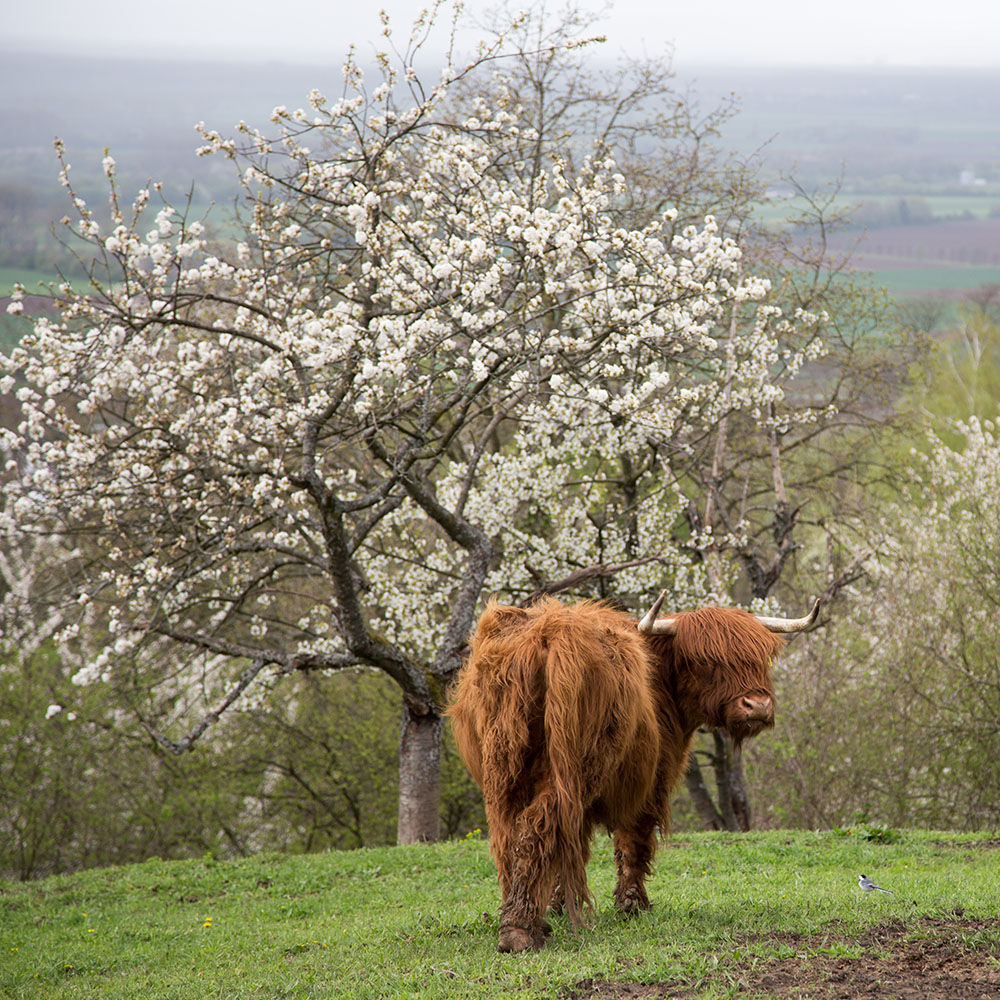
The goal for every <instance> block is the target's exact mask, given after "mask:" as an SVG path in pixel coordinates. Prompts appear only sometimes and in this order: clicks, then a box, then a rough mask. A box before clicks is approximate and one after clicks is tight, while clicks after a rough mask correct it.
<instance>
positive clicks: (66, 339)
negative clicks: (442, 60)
mask: <svg viewBox="0 0 1000 1000" xmlns="http://www.w3.org/2000/svg"><path fill="white" fill-rule="evenodd" d="M423 30H424V28H423V26H422V25H421V26H418V31H417V32H415V36H414V37H415V38H416V37H417V36H418V35H419V33H420V32H422V31H423ZM507 45H508V42H507V40H506V38H505V37H501V38H500V39H499V40H498V41H497V42H496V43H495V44H494V45H493V46H492V47H489V48H485V49H483V50H481V51H480V53H479V55H478V56H477V58H476V59H475V60H473V61H472V62H471V63H470V64H469V65H468V66H462V67H457V68H456V66H454V65H451V64H449V66H448V67H447V68H446V69H445V71H444V73H443V74H442V77H441V81H440V82H439V83H438V84H437V85H436V86H434V87H433V88H429V89H425V88H424V86H423V85H422V83H421V81H420V79H419V77H418V75H417V73H416V72H415V70H414V67H413V56H414V54H415V51H416V47H415V44H414V43H411V48H410V49H408V50H407V52H406V53H405V54H404V55H403V56H402V57H400V58H399V60H397V61H394V60H392V59H390V57H389V56H388V55H380V56H379V60H378V61H379V68H378V70H377V72H376V74H375V75H376V77H377V80H376V84H377V85H375V86H374V87H372V86H371V82H370V80H369V76H370V75H371V74H369V76H366V75H365V74H364V73H363V72H362V69H361V67H360V66H359V64H358V63H357V61H356V60H355V59H354V58H353V56H352V57H350V58H349V59H348V61H347V63H346V65H345V71H344V78H345V86H344V94H343V96H342V97H341V98H340V99H338V100H334V101H330V100H328V99H327V98H326V97H324V96H323V95H321V94H320V93H318V92H313V93H311V94H310V95H309V100H308V107H306V108H304V109H299V110H288V109H286V108H276V109H275V110H274V113H273V116H272V123H273V129H272V133H273V134H266V133H265V132H264V131H261V130H258V129H255V128H252V127H250V126H248V125H246V124H243V123H241V124H240V125H239V126H238V128H237V135H236V138H227V137H224V136H223V135H221V134H219V133H217V132H215V131H212V130H210V129H208V128H205V127H203V126H202V127H201V131H202V134H203V141H204V145H203V147H202V149H201V152H202V153H204V154H205V155H221V156H225V157H229V158H231V159H232V160H233V161H234V163H236V164H238V165H239V168H240V177H241V183H242V188H243V207H244V209H245V212H246V218H245V220H244V230H243V234H242V238H241V239H240V240H238V241H235V242H234V243H232V244H230V243H227V242H222V243H213V242H212V241H210V240H209V239H208V237H207V235H206V231H205V228H204V225H203V222H202V220H199V219H195V218H192V217H191V215H190V213H189V212H188V211H187V210H184V209H181V210H178V209H175V208H174V207H172V206H171V205H169V204H162V205H153V202H154V200H155V199H156V198H157V191H156V189H155V188H154V189H153V190H143V191H141V192H139V195H138V197H137V198H136V199H135V200H134V201H133V202H131V204H129V203H126V201H124V200H123V197H122V194H121V192H120V191H119V190H118V186H117V184H116V182H115V163H114V160H113V158H112V157H111V156H110V155H109V156H107V157H106V159H105V161H104V168H105V171H106V173H107V176H108V179H109V187H110V217H111V221H110V225H103V226H102V225H101V224H100V223H99V221H98V213H96V212H95V211H94V210H93V209H92V208H91V207H90V206H88V205H86V204H85V203H84V202H83V200H82V199H81V198H79V197H78V196H77V195H76V194H75V192H74V190H73V186H72V184H71V182H70V179H69V165H68V164H67V163H65V159H64V158H63V173H62V178H63V183H64V184H65V185H66V186H67V188H68V189H69V191H70V195H71V197H72V198H73V203H74V206H75V214H76V221H75V222H73V223H71V225H72V227H73V229H74V232H75V233H76V234H77V235H78V236H79V237H80V238H81V239H82V240H83V241H84V242H85V243H86V244H87V245H88V246H89V248H90V249H91V250H92V251H93V254H94V264H93V266H92V268H91V282H90V287H89V289H88V290H87V291H86V292H76V291H73V289H72V288H70V287H69V286H68V285H67V286H63V287H62V288H61V289H60V290H59V291H58V298H59V300H60V310H61V311H60V313H59V315H58V318H57V319H52V318H47V317H42V318H40V319H39V320H38V321H37V322H36V324H35V327H34V332H33V333H32V334H30V335H29V336H28V337H27V338H26V340H25V341H24V343H23V344H22V345H21V347H19V348H17V349H15V350H13V352H12V353H11V355H10V357H9V358H7V359H6V360H5V367H6V368H7V369H8V371H9V374H8V376H7V378H6V380H5V386H4V388H5V389H10V388H12V387H14V386H16V387H17V396H18V399H19V401H20V405H21V411H22V415H21V422H20V425H19V426H18V427H17V428H16V430H13V431H8V432H5V433H4V437H3V447H4V449H5V451H6V453H7V455H8V461H7V470H8V475H9V479H8V482H7V484H6V486H5V505H4V526H5V529H6V530H7V531H14V532H19V533H24V532H35V533H38V534H39V535H41V536H44V537H46V538H48V537H51V536H59V537H63V536H65V537H72V538H74V539H76V540H77V541H76V545H77V547H76V556H75V558H74V559H73V561H72V565H71V566H69V567H67V568H66V573H67V574H68V575H69V576H71V577H72V586H71V588H70V590H69V591H68V598H69V599H70V601H71V606H72V607H73V608H76V609H77V610H76V612H75V618H66V619H65V622H66V624H65V625H64V626H63V628H62V631H61V637H62V639H63V640H64V641H69V640H71V639H72V638H73V637H74V636H76V635H80V634H82V632H83V631H86V633H87V636H88V640H89V641H90V642H96V643H97V647H98V648H97V649H96V650H95V652H94V655H93V656H91V657H90V658H89V660H88V663H87V665H86V666H85V667H84V668H83V669H81V670H80V671H79V673H78V674H77V675H76V678H75V680H76V681H77V683H79V684H99V683H101V682H102V681H106V680H108V679H110V678H111V677H113V676H117V677H119V678H122V677H125V678H130V679H131V681H132V683H133V684H134V687H135V688H136V689H137V690H141V691H143V692H145V697H146V698H147V699H148V704H149V706H150V713H149V718H150V719H153V718H162V717H163V715H164V706H167V710H166V716H167V722H166V723H164V724H157V725H156V726H155V728H153V727H152V726H151V728H153V734H154V736H155V737H156V739H158V740H159V741H160V742H161V743H162V744H163V745H165V746H169V747H171V748H173V749H175V750H177V751H182V750H185V749H187V748H189V747H190V746H192V745H193V744H194V742H195V741H196V740H197V739H198V737H199V736H200V735H201V734H202V733H203V732H204V731H205V730H206V729H207V728H208V727H209V726H210V725H211V724H212V723H213V722H214V721H215V720H217V719H218V718H219V717H220V716H221V715H222V713H224V712H225V711H226V710H227V709H229V708H231V707H232V706H234V705H238V704H239V703H240V702H241V701H242V700H245V699H247V698H250V697H256V696H259V695H262V694H263V693H266V690H267V689H268V688H269V686H271V685H273V684H275V683H277V682H278V681H279V680H280V677H281V676H282V675H283V674H287V673H289V672H292V671H302V670H338V669H343V668H348V667H367V668H374V669H377V670H381V671H384V672H385V673H387V674H388V675H389V676H391V677H392V678H393V680H394V681H395V682H396V683H397V684H398V686H399V689H400V692H401V694H402V703H403V727H402V736H401V746H400V805H399V839H400V841H402V842H406V841H414V840H420V839H433V838H434V837H436V836H437V830H438V771H439V767H438V765H439V754H440V739H441V719H442V714H441V713H442V708H443V704H444V701H445V691H446V687H447V684H448V682H449V680H450V679H451V678H452V677H453V675H454V673H455V671H456V670H457V668H458V667H459V665H460V663H461V661H462V656H463V648H464V646H465V642H466V637H467V635H468V633H469V631H470V628H471V626H472V624H473V622H474V620H475V615H476V612H477V609H478V607H479V605H480V601H481V599H482V598H483V596H484V595H486V594H490V593H497V594H500V595H501V596H502V597H503V598H504V599H507V600H510V601H524V600H528V599H530V598H531V597H532V595H535V594H537V593H539V592H553V593H554V592H561V591H564V590H568V589H571V588H573V587H574V586H579V585H580V584H581V583H585V582H586V581H593V580H595V579H608V578H611V577H613V578H614V580H615V584H614V589H615V593H616V595H617V596H618V598H619V599H620V600H622V601H625V602H627V603H631V604H633V605H634V606H635V607H636V608H637V609H638V608H639V607H640V606H641V605H644V604H645V602H646V601H647V600H648V599H649V598H650V597H651V596H652V595H653V594H654V593H655V592H657V591H658V590H659V589H660V588H662V587H663V586H664V585H667V586H669V587H671V588H672V590H673V593H674V596H675V600H676V602H677V603H678V605H681V604H693V603H700V602H704V601H705V600H706V599H709V598H712V597H715V598H716V599H723V589H724V588H725V587H726V586H727V585H728V583H729V582H730V581H731V577H732V572H733V570H732V568H731V567H728V564H726V563H723V562H721V561H720V560H716V561H715V562H714V563H713V561H712V560H706V559H705V558H704V554H705V553H706V552H712V551H714V552H721V551H723V550H725V548H726V546H727V544H729V545H735V544H738V542H739V540H740V537H741V534H743V533H745V532H746V530H747V522H746V521H745V520H739V519H736V520H735V521H733V522H732V523H728V524H726V525H725V527H724V531H723V530H721V529H720V522H719V520H718V518H701V519H699V520H698V521H697V524H695V528H696V530H695V531H694V532H693V533H692V532H691V531H688V532H687V533H685V532H684V531H679V530H678V525H679V524H680V523H683V520H684V519H683V514H684V512H685V511H686V510H688V507H689V504H690V501H691V497H690V496H689V495H688V493H687V492H686V486H688V485H690V480H689V481H688V482H687V483H686V480H685V476H686V474H687V471H689V470H690V469H691V468H692V464H691V459H692V457H694V456H696V455H699V454H702V453H703V452H704V446H705V443H706V442H707V441H710V440H712V438H711V436H710V435H711V434H712V433H713V432H717V431H718V428H719V427H720V424H723V425H724V422H725V421H726V420H727V419H734V418H735V416H736V415H739V416H740V418H741V419H742V420H744V421H746V422H748V423H750V424H754V425H756V426H761V427H765V428H766V427H769V426H771V427H773V428H774V429H775V433H777V432H778V430H780V432H781V433H787V432H788V430H789V429H790V422H791V423H794V422H796V421H801V422H803V423H815V422H816V421H817V420H820V419H822V418H823V415H824V414H825V413H827V412H829V404H828V403H827V402H821V403H817V404H815V405H813V404H812V403H810V402H805V403H803V404H802V405H799V406H797V407H796V408H795V409H794V410H791V409H788V410H782V408H781V405H780V404H781V401H782V399H783V398H784V393H785V387H786V386H787V385H788V384H789V383H790V382H792V381H794V379H795V378H796V376H797V375H798V373H799V372H800V371H801V370H802V367H803V365H805V364H806V363H807V362H808V361H809V360H810V359H813V358H817V357H819V356H821V355H822V353H823V350H824V348H823V344H822V341H821V339H820V331H821V327H822V317H821V316H820V315H819V314H818V313H812V312H809V311H807V310H802V309H799V310H797V311H795V312H793V313H790V314H785V313H784V312H783V311H782V309H781V308H779V307H778V306H777V305H774V304H772V303H769V301H768V283H767V282H766V281H764V280H761V279H758V278H755V277H753V276H752V275H751V274H748V273H745V271H746V269H745V267H744V265H743V263H742V256H743V255H742V253H741V249H740V247H739V246H738V245H737V243H736V242H735V241H734V240H733V239H731V238H729V237H727V236H726V235H725V234H724V233H723V232H720V229H719V227H718V225H717V224H716V222H715V221H714V220H713V219H712V218H711V217H708V218H705V219H704V220H703V221H702V222H701V224H699V225H691V224H689V223H688V222H686V221H685V220H682V219H679V218H678V214H677V212H676V211H675V210H672V209H670V208H668V209H667V210H665V211H658V212H656V213H655V214H653V215H652V216H651V217H650V218H648V219H647V220H646V221H642V222H641V224H640V223H638V222H633V223H632V224H628V223H626V222H623V218H624V216H623V214H622V213H623V211H624V210H625V209H626V208H629V195H630V190H629V186H628V182H627V180H626V178H625V176H624V175H623V174H622V172H621V170H620V169H619V165H618V163H617V162H616V160H615V157H614V155H613V150H612V148H611V147H610V146H609V145H608V144H607V143H605V144H601V143H598V144H597V145H596V146H595V147H594V148H593V149H592V150H591V151H590V153H589V155H587V156H580V155H579V146H578V145H576V146H574V147H573V148H572V149H571V148H570V146H571V139H572V137H562V138H560V137H559V134H558V132H554V133H553V134H552V135H546V136H542V135H540V134H539V132H538V131H537V129H536V128H535V127H534V124H533V119H532V118H531V116H530V115H528V114H527V113H526V111H525V107H524V106H523V105H522V103H521V101H520V100H519V95H518V93H517V90H516V88H515V87H514V86H513V85H512V83H511V80H510V79H509V78H507V77H505V76H504V75H503V73H502V72H501V71H496V72H495V73H494V75H493V76H492V78H491V80H490V83H489V86H488V87H487V88H485V89H483V88H478V89H477V90H475V91H473V90H470V91H467V92H466V91H463V93H466V94H469V93H476V94H477V95H478V96H475V97H474V98H471V97H467V98H466V99H463V102H462V106H461V108H460V111H461V113H456V98H455V94H456V92H457V90H456V88H459V87H460V86H461V85H462V83H463V81H466V80H468V79H469V78H470V77H471V75H472V74H473V73H474V72H477V73H482V72H483V71H484V69H485V68H488V67H502V65H503V62H502V58H503V56H504V55H505V53H506V52H507V51H508V49H507V48H505V46H507ZM543 140H544V141H543ZM633 216H634V213H633ZM633 216H629V217H630V218H632V217H633ZM67 224H70V223H69V221H68V220H67ZM14 308H15V309H16V308H17V303H16V302H15V304H14ZM690 524H694V522H689V525H690ZM713 531H715V532H716V534H715V535H714V536H713V535H712V532H713ZM699 533H700V534H699ZM696 536H697V537H696ZM723 536H724V537H723ZM693 553H697V554H698V558H693ZM727 567H728V568H727ZM760 596H763V594H761V595H760ZM98 624H99V627H100V631H97V629H98ZM153 706H156V709H157V711H156V712H155V713H154V712H153ZM192 713H194V715H195V718H194V720H193V721H192ZM171 718H173V720H174V721H173V722H172V723H171V721H170V719H171Z"/></svg>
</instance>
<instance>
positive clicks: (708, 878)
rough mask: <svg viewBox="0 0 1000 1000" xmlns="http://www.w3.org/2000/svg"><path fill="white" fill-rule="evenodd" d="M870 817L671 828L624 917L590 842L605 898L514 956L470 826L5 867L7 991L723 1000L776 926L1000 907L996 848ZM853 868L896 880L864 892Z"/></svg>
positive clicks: (49, 997)
mask: <svg viewBox="0 0 1000 1000" xmlns="http://www.w3.org/2000/svg"><path fill="white" fill-rule="evenodd" d="M862 833H863V831H854V832H852V834H851V835H844V834H843V833H842V832H841V833H839V834H838V833H808V832H769V833H751V834H746V835H743V836H734V835H728V834H695V835H690V836H684V837H681V838H679V839H678V840H677V841H675V842H673V844H672V846H670V847H666V848H664V849H663V850H662V851H661V853H660V855H659V861H658V866H657V872H656V874H655V875H654V877H653V879H652V880H651V883H650V896H651V898H652V900H653V904H654V909H653V911H652V912H651V913H649V914H643V915H641V916H639V917H637V918H635V919H633V920H630V921H622V920H620V919H619V918H618V917H617V916H616V915H615V914H614V912H613V911H612V910H611V908H610V906H609V904H608V900H609V896H610V891H611V885H612V863H611V858H610V848H609V845H608V841H607V839H606V838H599V839H598V840H597V841H595V857H594V861H593V862H592V864H591V869H590V880H591V888H592V889H593V890H594V892H595V895H596V897H597V899H598V906H599V912H597V913H596V914H595V915H594V918H593V920H592V921H591V924H590V926H589V927H588V928H587V929H585V930H583V931H581V932H580V933H577V934H574V933H573V932H572V931H571V930H570V929H569V928H568V926H567V925H566V921H565V918H556V920H555V925H556V926H555V932H554V934H553V937H552V938H550V940H549V942H548V944H547V945H546V947H545V948H544V949H543V950H542V951H541V952H539V953H537V954H531V955H526V956H525V955H521V956H513V955H498V954H497V953H496V950H495V949H496V935H497V906H498V890H497V886H496V879H495V874H494V870H493V866H492V863H491V861H490V858H489V855H488V851H487V845H486V844H485V843H484V842H482V841H480V840H468V841H460V842H451V843H447V844H440V845H433V846H421V847H405V848H386V849H378V850H375V849H372V850H359V851H353V852H333V853H329V854H323V855H310V856H305V857H291V856H275V855H266V856H265V855H262V856H259V857H254V858H249V859H244V860H238V861H232V862H219V863H217V862H214V861H212V860H211V859H206V860H203V861H187V862H164V861H159V860H153V861H149V862H147V863H145V864H141V865H136V866H131V867H126V868H120V869H104V870H97V871H89V872H81V873H77V874H73V875H66V876H60V877H56V878H51V879H48V880H45V881H42V882H37V883H29V884H16V883H0V956H2V960H0V996H3V997H4V998H8V997H9V998H45V1000H60V998H67V1000H68V998H70V997H72V998H112V997H114V998H123V1000H124V998H128V1000H134V998H136V997H143V998H151V1000H157V998H162V1000H168V998H169V1000H187V998H195V997H197V998H211V997H219V998H222V997H225V998H227V1000H243V998H278V997H296V998H320V997H323V998H335V997H336V998H340V997H352V998H355V997H356V998H372V1000H374V998H382V997H392V998H397V997H420V998H426V1000H432V998H464V997H468V998H472V997H476V998H500V997H503V998H511V997H516V998H525V1000H527V998H531V1000H540V998H544V997H556V996H558V995H559V992H560V990H565V989H566V988H567V987H569V986H572V985H573V984H574V983H578V982H579V981H580V980H581V979H583V978H585V977H593V978H595V979H616V980H638V981H645V982H660V981H667V980H669V981H674V982H678V981H680V982H686V983H689V984H700V989H701V991H702V995H704V996H706V997H715V996H725V995H731V994H730V993H727V990H731V986H729V987H727V986H726V985H725V982H724V980H723V979H720V978H719V974H718V971H717V970H718V969H719V968H720V967H721V966H724V964H725V962H726V961H730V960H732V959H733V957H734V955H737V954H738V955H739V956H740V957H741V960H744V961H745V960H746V959H747V957H748V956H759V957H760V959H762V960H763V959H768V958H776V957H781V955H782V954H783V951H782V949H784V950H787V944H782V943H780V941H779V940H778V939H777V938H774V939H771V940H769V938H771V936H773V935H778V934H787V933H796V934H803V935H811V934H814V933H818V932H821V931H824V929H828V928H833V927H835V928H836V931H837V933H838V934H840V935H850V934H852V933H856V932H860V931H863V930H864V929H865V928H868V927H872V926H874V925H879V924H884V923H886V922H888V921H891V920H901V921H906V922H909V923H912V924H913V926H914V931H915V932H916V930H917V927H916V925H917V923H918V921H919V920H920V918H922V917H924V916H927V915H930V916H934V915H943V914H947V913H949V912H951V911H952V910H954V909H955V908H956V907H961V909H962V911H964V913H965V914H966V915H967V916H969V917H976V916H979V917H982V918H986V917H992V916H995V915H996V909H997V895H996V892H997V890H996V887H997V885H1000V850H995V849H991V845H990V844H989V842H987V841H985V840H984V838H981V837H976V836H968V835H952V834H932V833H926V832H910V831H907V832H905V833H904V834H903V835H902V837H901V838H900V839H899V840H898V841H896V842H893V843H879V842H877V840H871V839H864V837H863V836H862V835H860V834H862ZM992 846H993V847H995V846H996V845H995V844H994V845H992ZM862 871H863V872H866V873H867V874H869V875H871V876H872V877H874V878H875V879H876V880H877V881H879V882H880V884H882V885H885V886H888V887H890V888H893V889H895V890H897V891H896V895H893V896H882V895H881V894H878V893H875V894H872V895H864V894H862V893H861V892H860V890H859V889H858V888H857V874H858V872H862ZM993 936H994V937H995V934H994V935H993ZM988 944H992V946H993V947H994V948H995V945H996V942H995V941H992V940H991V942H988Z"/></svg>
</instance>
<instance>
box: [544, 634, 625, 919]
mask: <svg viewBox="0 0 1000 1000" xmlns="http://www.w3.org/2000/svg"><path fill="white" fill-rule="evenodd" d="M580 639H581V636H580V635H579V634H578V633H577V632H574V631H573V630H567V629H563V630H558V631H556V632H555V633H554V634H552V635H551V637H550V639H549V647H548V656H547V662H546V671H545V673H546V677H545V681H546V691H545V745H546V749H547V753H548V758H549V765H550V771H551V775H552V788H551V797H552V802H553V810H554V815H553V817H552V831H551V841H550V842H551V844H552V850H553V852H554V857H553V859H552V861H553V869H554V871H555V873H556V876H557V878H558V884H557V888H556V892H555V897H554V901H555V902H556V903H558V902H564V903H565V906H566V911H567V913H568V914H569V917H570V920H571V922H572V924H573V926H574V927H576V926H578V925H579V924H580V922H581V920H582V917H583V914H584V912H585V911H592V910H593V907H594V899H593V896H592V895H591V893H590V890H589V889H588V887H587V871H586V868H587V860H588V857H589V854H590V829H589V828H588V827H587V826H586V812H587V807H588V805H589V802H588V801H587V796H588V794H590V793H591V792H593V791H594V788H593V785H594V782H595V779H596V780H599V776H598V774H596V773H595V766H594V765H595V764H596V763H597V761H596V760H595V751H596V748H597V747H598V746H599V744H600V737H601V734H602V730H606V723H607V721H608V720H607V708H608V703H609V702H608V699H607V698H606V697H602V692H601V690H600V687H601V683H602V680H603V679H604V678H603V677H602V671H601V670H600V669H599V668H598V669H596V670H591V669H588V667H591V666H593V659H592V658H591V656H590V655H588V654H589V653H590V652H591V651H590V650H588V649H587V648H586V647H587V644H586V643H585V642H584V643H582V644H581V642H580ZM588 661H589V662H588ZM598 769H599V766H598Z"/></svg>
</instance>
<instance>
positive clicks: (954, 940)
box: [566, 916, 1000, 1000]
mask: <svg viewBox="0 0 1000 1000" xmlns="http://www.w3.org/2000/svg"><path fill="white" fill-rule="evenodd" d="M998 933H1000V921H997V920H968V919H963V918H961V917H960V916H955V917H953V918H949V919H932V918H925V919H923V920H922V921H920V922H919V923H918V924H916V925H914V924H906V923H903V922H902V921H894V922H892V923H890V924H886V925H884V926H882V927H878V928H876V929H875V930H873V931H870V932H868V933H866V934H864V935H861V936H856V935H845V934H840V933H838V932H837V930H836V928H833V929H831V930H830V931H828V932H826V933H824V934H822V935H817V936H815V937H806V936H804V935H795V934H779V935H774V936H767V937H758V938H756V939H755V943H762V942H766V943H769V944H773V945H775V946H781V947H782V950H789V949H794V951H795V954H794V956H792V957H788V958H774V959H761V958H747V959H742V960H740V961H732V962H731V963H728V964H722V963H720V968H719V979H718V983H719V985H720V986H721V987H722V988H723V989H724V990H736V991H738V992H739V994H740V995H744V996H747V997H770V998H775V1000H855V998H864V1000H868V998H872V997H878V998H879V1000H997V998H998V997H1000V945H998ZM845 949H850V950H852V951H857V952H860V953H861V954H860V957H846V956H844V955H840V954H831V952H839V951H843V950H845ZM707 985H708V984H706V983H702V984H700V985H694V984H691V983H684V982H666V983H624V982H602V981H598V980H593V979H585V980H582V981H581V982H579V983H577V984H576V986H575V987H574V988H573V989H571V990H569V991H567V993H566V1000H623V998H637V1000H685V998H690V997H695V996H699V995H700V994H702V993H703V992H704V990H705V988H706V986H707Z"/></svg>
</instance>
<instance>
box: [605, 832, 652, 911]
mask: <svg viewBox="0 0 1000 1000" xmlns="http://www.w3.org/2000/svg"><path fill="white" fill-rule="evenodd" d="M614 843H615V867H616V868H617V869H618V881H617V883H616V885H615V906H616V907H617V909H618V912H619V913H622V914H626V915H628V914H632V913H638V911H639V910H648V909H650V906H651V904H650V902H649V896H647V895H646V884H645V883H646V877H647V876H648V875H649V871H650V867H651V866H652V863H653V857H654V856H655V854H656V821H655V820H654V819H651V818H649V817H643V818H642V819H640V820H639V821H638V822H637V823H634V824H632V825H630V826H624V827H619V828H618V829H616V830H615V840H614Z"/></svg>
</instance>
